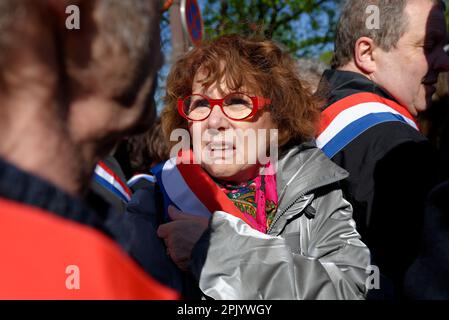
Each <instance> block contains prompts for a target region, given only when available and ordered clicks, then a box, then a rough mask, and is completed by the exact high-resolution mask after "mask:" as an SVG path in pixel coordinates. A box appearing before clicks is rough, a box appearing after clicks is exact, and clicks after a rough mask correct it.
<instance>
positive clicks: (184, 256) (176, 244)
mask: <svg viewBox="0 0 449 320" xmlns="http://www.w3.org/2000/svg"><path fill="white" fill-rule="evenodd" d="M168 215H169V217H170V218H171V219H172V221H171V222H168V223H165V224H163V225H161V226H160V227H159V228H158V229H157V235H158V236H159V237H160V238H162V239H163V240H164V242H165V245H166V246H167V254H168V255H169V256H170V258H171V259H172V260H173V262H174V263H175V264H176V265H177V266H178V267H179V268H180V269H181V270H184V271H187V267H188V265H189V262H190V257H191V255H192V250H193V247H194V246H195V244H196V243H197V241H198V240H199V238H200V237H201V235H202V234H203V233H204V231H205V230H206V229H207V227H208V225H209V219H208V218H206V217H199V216H194V215H192V214H188V213H185V212H182V211H180V210H178V209H176V208H175V207H174V206H169V207H168Z"/></svg>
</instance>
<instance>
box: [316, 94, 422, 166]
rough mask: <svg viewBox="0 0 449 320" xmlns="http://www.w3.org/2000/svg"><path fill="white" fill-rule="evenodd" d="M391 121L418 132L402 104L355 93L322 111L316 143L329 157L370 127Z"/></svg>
mask: <svg viewBox="0 0 449 320" xmlns="http://www.w3.org/2000/svg"><path fill="white" fill-rule="evenodd" d="M392 121H398V122H402V123H405V124H408V125H410V126H411V127H413V128H415V129H416V130H418V131H419V128H418V124H417V123H416V121H415V119H414V118H413V116H412V115H411V114H410V112H409V111H408V110H407V109H406V108H405V107H403V106H401V105H399V104H398V103H396V102H394V101H392V100H389V99H386V98H383V97H380V96H378V95H376V94H373V93H368V92H363V93H356V94H353V95H350V96H348V97H346V98H344V99H341V100H339V101H337V102H336V103H334V104H332V105H331V106H329V107H328V108H326V110H324V111H323V112H322V113H321V120H320V129H319V131H318V135H317V139H316V144H317V146H318V148H320V149H322V150H323V152H324V153H325V154H326V155H327V156H328V157H329V158H332V157H333V156H335V155H336V154H337V153H338V152H339V151H340V150H342V149H343V148H344V147H346V146H347V145H348V144H349V143H350V142H351V141H353V140H354V139H355V138H357V137H358V136H359V135H361V134H362V133H363V132H365V131H366V130H368V129H369V128H371V127H374V126H375V125H378V124H380V123H384V122H392Z"/></svg>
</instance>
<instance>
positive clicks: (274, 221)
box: [267, 187, 319, 234]
mask: <svg viewBox="0 0 449 320" xmlns="http://www.w3.org/2000/svg"><path fill="white" fill-rule="evenodd" d="M317 188H319V187H316V188H313V189H310V190H306V191H303V192H301V193H300V195H299V196H298V197H297V198H296V199H295V201H293V202H292V203H290V204H289V205H288V206H287V207H286V208H285V209H284V210H282V212H281V213H280V214H279V215H278V216H277V218H276V219H274V220H273V222H272V223H271V226H270V228H269V229H268V231H267V234H269V233H270V232H271V230H272V229H273V227H274V225H275V224H276V222H278V220H279V219H280V218H281V217H282V216H283V215H284V214H285V213H286V212H287V211H288V210H289V209H290V208H291V207H293V206H294V205H295V203H296V202H298V200H299V199H301V198H302V197H304V195H306V194H307V193H309V192H312V191H313V190H315V189H317ZM306 207H307V206H305V207H304V208H303V209H302V210H301V211H300V212H299V213H301V212H302V211H303V210H304V209H305V208H306Z"/></svg>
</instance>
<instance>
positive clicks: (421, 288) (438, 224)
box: [405, 181, 449, 300]
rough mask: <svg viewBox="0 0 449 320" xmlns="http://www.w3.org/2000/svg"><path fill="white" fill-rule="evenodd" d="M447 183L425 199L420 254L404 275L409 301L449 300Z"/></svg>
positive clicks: (448, 206) (448, 189)
mask: <svg viewBox="0 0 449 320" xmlns="http://www.w3.org/2000/svg"><path fill="white" fill-rule="evenodd" d="M448 199H449V181H446V182H445V183H443V184H441V185H440V186H438V187H437V188H435V190H433V191H432V192H431V194H430V195H429V198H428V201H427V206H426V216H425V223H424V235H423V241H422V243H421V252H420V255H419V257H418V259H416V261H415V262H414V263H413V264H412V266H411V267H410V269H409V271H408V272H407V275H406V284H405V294H406V297H407V298H410V299H432V300H435V299H444V300H449V201H448Z"/></svg>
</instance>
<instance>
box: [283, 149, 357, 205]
mask: <svg viewBox="0 0 449 320" xmlns="http://www.w3.org/2000/svg"><path fill="white" fill-rule="evenodd" d="M348 176H349V174H348V172H347V171H346V170H344V169H342V168H340V167H339V166H337V165H336V164H335V163H333V162H332V161H331V160H330V159H329V158H328V157H326V156H325V155H324V153H323V152H322V151H321V150H319V149H318V148H317V147H316V146H315V145H314V144H313V143H303V144H301V145H299V146H295V147H293V148H291V149H290V150H289V151H288V152H287V153H286V154H285V155H283V156H282V157H281V159H279V162H278V168H277V176H276V178H277V190H278V197H279V212H282V211H283V210H284V209H285V208H286V207H288V206H289V205H290V204H291V203H292V202H294V201H295V200H296V199H298V197H300V196H301V195H306V194H307V193H310V192H312V191H313V190H316V189H318V188H320V187H323V186H326V185H329V184H332V183H335V182H337V181H340V180H343V179H345V178H347V177H348Z"/></svg>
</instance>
